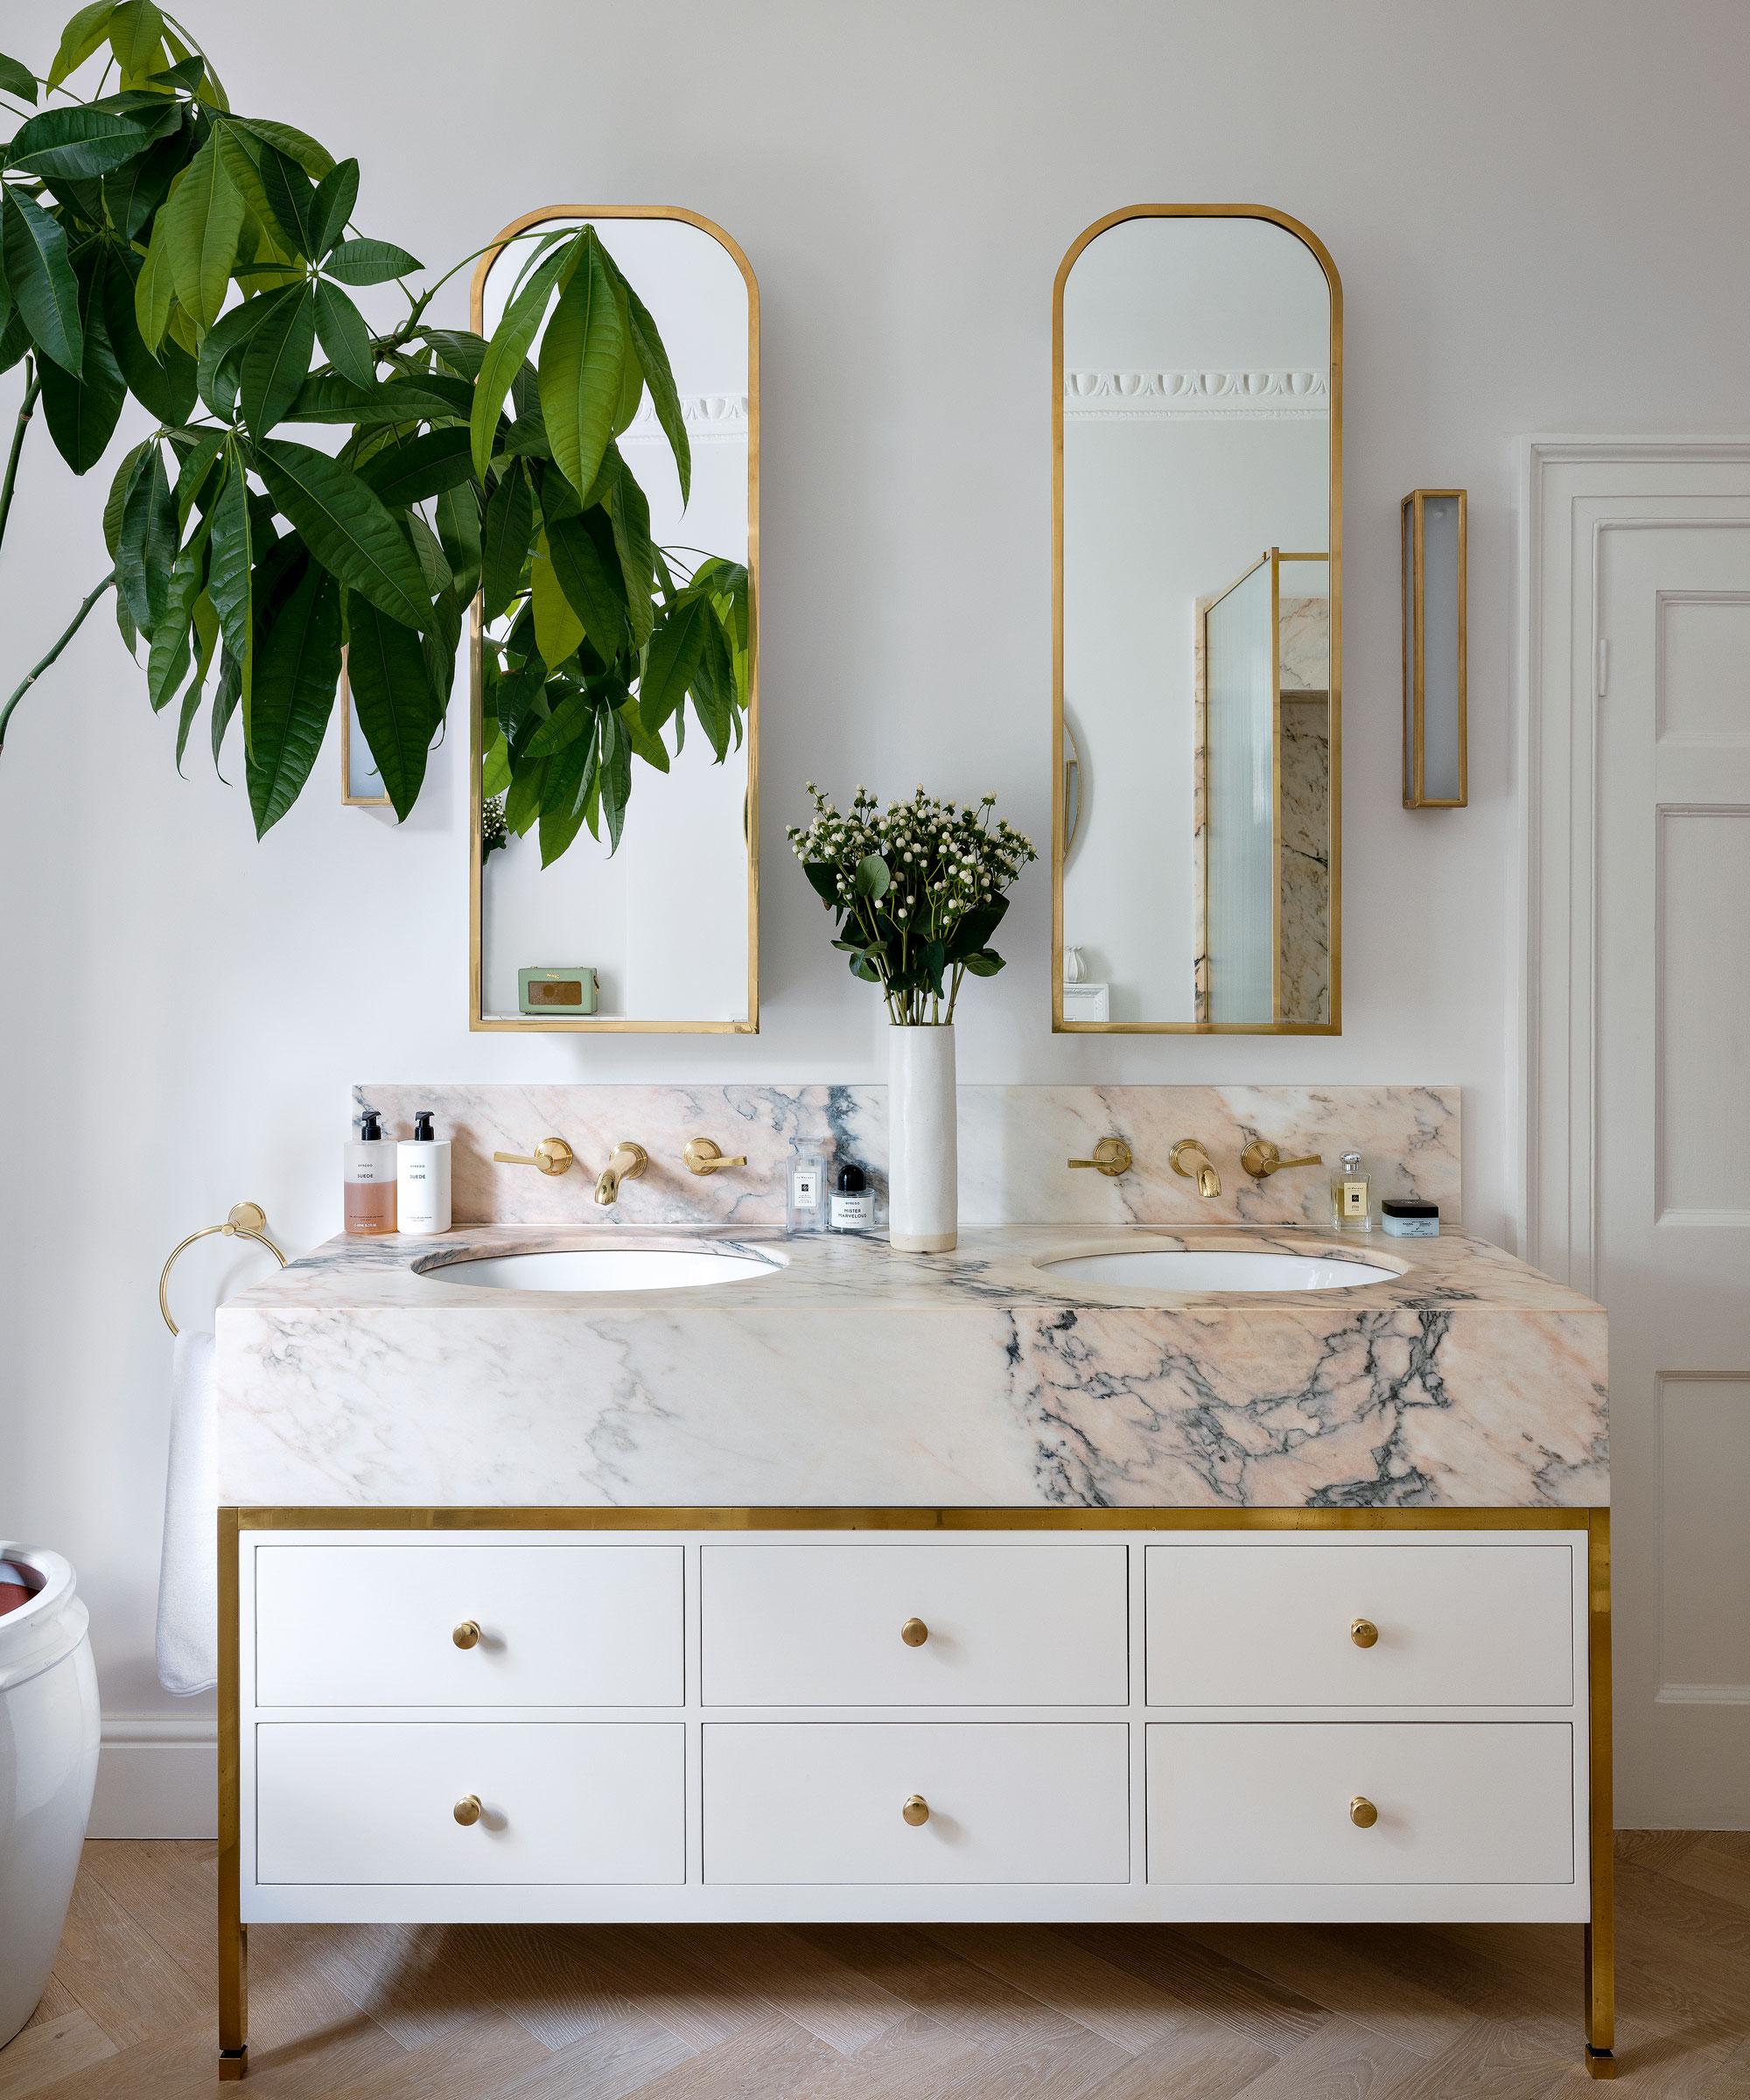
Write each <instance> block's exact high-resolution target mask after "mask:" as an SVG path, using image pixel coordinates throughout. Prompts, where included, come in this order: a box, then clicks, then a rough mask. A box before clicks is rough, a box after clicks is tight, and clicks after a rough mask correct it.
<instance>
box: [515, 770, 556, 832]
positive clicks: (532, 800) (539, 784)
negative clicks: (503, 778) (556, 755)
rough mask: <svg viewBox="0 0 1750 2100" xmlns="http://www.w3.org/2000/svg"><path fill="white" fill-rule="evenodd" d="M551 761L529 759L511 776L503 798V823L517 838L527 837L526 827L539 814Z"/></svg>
mask: <svg viewBox="0 0 1750 2100" xmlns="http://www.w3.org/2000/svg"><path fill="white" fill-rule="evenodd" d="M552 763H553V761H552V760H551V759H531V760H528V763H527V764H526V765H522V766H519V767H517V768H516V771H515V773H514V774H513V775H512V778H511V783H510V788H509V792H508V793H507V795H506V796H505V798H504V821H505V823H506V824H507V825H508V827H509V828H510V830H513V831H514V832H515V834H516V836H517V837H519V838H522V837H526V836H527V834H528V827H529V826H530V825H531V824H532V823H534V822H535V818H536V817H538V816H540V814H541V797H542V791H543V790H544V788H545V787H546V784H547V769H548V767H549V766H550V765H551V764H552Z"/></svg>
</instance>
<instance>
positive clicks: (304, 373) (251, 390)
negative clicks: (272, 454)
mask: <svg viewBox="0 0 1750 2100" xmlns="http://www.w3.org/2000/svg"><path fill="white" fill-rule="evenodd" d="M271 296H272V295H271V294H270V295H269V297H271ZM262 303H263V302H262V301H259V300H256V301H251V304H262ZM315 347H316V295H315V292H314V290H312V288H311V286H310V285H309V284H307V283H306V284H302V285H289V286H287V287H286V288H285V289H284V290H283V291H282V292H280V294H279V295H278V298H277V303H276V304H275V306H274V308H273V311H271V312H270V313H269V315H268V316H267V318H266V319H265V320H263V321H262V323H261V324H260V325H259V326H258V327H256V328H255V330H254V331H253V332H251V334H250V336H249V341H248V348H247V349H246V350H245V351H244V352H243V357H242V403H243V419H244V421H245V422H246V423H248V426H249V432H250V435H251V436H252V437H256V438H262V437H266V435H267V433H268V432H269V430H272V428H273V427H274V425H275V423H277V422H278V421H279V420H280V418H281V417H282V416H283V415H284V414H285V412H286V410H287V409H289V408H290V406H291V404H292V402H294V401H296V400H297V394H298V389H299V388H300V387H302V386H303V384H304V381H305V380H306V379H307V378H308V377H309V375H310V356H311V351H312V350H314V348H315Z"/></svg>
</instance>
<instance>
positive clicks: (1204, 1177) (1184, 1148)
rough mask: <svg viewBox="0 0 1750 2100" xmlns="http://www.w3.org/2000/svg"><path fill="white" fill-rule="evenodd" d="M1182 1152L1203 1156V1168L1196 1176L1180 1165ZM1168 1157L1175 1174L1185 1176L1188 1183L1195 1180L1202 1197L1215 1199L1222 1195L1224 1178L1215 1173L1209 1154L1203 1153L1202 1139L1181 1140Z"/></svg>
mask: <svg viewBox="0 0 1750 2100" xmlns="http://www.w3.org/2000/svg"><path fill="white" fill-rule="evenodd" d="M1181 1152H1197V1153H1200V1154H1201V1156H1202V1160H1203V1164H1202V1166H1200V1167H1199V1168H1197V1170H1196V1173H1195V1175H1194V1174H1193V1172H1192V1170H1191V1168H1190V1167H1188V1166H1180V1164H1179V1155H1180V1153H1181ZM1167 1157H1168V1158H1169V1159H1171V1160H1172V1162H1173V1173H1175V1174H1183V1175H1184V1176H1185V1179H1186V1180H1187V1181H1189V1180H1193V1179H1194V1180H1196V1183H1197V1193H1198V1194H1199V1195H1200V1196H1206V1197H1215V1196H1219V1195H1220V1194H1221V1193H1222V1177H1221V1176H1220V1174H1218V1173H1216V1172H1215V1164H1214V1162H1213V1161H1212V1160H1211V1159H1210V1158H1209V1155H1208V1152H1204V1151H1203V1146H1202V1143H1201V1140H1200V1139H1198V1138H1180V1141H1179V1143H1178V1144H1177V1145H1174V1146H1173V1150H1172V1152H1169V1153H1168V1155H1167Z"/></svg>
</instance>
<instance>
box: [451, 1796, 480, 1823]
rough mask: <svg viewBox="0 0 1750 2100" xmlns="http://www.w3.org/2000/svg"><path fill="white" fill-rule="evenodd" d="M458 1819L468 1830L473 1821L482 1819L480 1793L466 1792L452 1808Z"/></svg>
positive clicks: (452, 1812) (452, 1813) (476, 1821)
mask: <svg viewBox="0 0 1750 2100" xmlns="http://www.w3.org/2000/svg"><path fill="white" fill-rule="evenodd" d="M451 1815H452V1816H454V1817H455V1818H456V1821H457V1822H458V1823H459V1824H461V1826H462V1828H463V1829H464V1830H465V1829H466V1828H467V1827H468V1825H469V1824H471V1823H478V1822H479V1819H480V1797H479V1795H478V1794H465V1795H463V1796H462V1798H461V1799H460V1800H459V1801H458V1803H456V1805H455V1807H454V1808H453V1809H452V1810H451Z"/></svg>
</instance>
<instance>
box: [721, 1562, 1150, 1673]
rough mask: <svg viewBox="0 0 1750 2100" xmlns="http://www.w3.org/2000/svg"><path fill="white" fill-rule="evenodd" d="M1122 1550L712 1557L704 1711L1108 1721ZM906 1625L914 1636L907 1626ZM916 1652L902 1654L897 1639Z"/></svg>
mask: <svg viewBox="0 0 1750 2100" xmlns="http://www.w3.org/2000/svg"><path fill="white" fill-rule="evenodd" d="M1125 1552H1126V1549H1125V1548H1124V1547H1123V1546H1121V1545H1091V1546H1082V1545H1077V1546H1061V1547H1060V1546H1046V1545H1039V1546H1034V1545H952V1546H939V1545H892V1546H890V1545H886V1544H845V1545H807V1544H799V1545H772V1546H765V1545H760V1546H754V1545H747V1546H743V1545H710V1546H705V1547H704V1548H702V1549H701V1551H700V1554H699V1566H700V1635H701V1647H702V1655H703V1667H704V1676H703V1682H704V1700H705V1703H706V1704H707V1705H717V1706H998V1705H1005V1706H1117V1705H1124V1702H1125V1701H1126V1699H1127V1698H1129V1696H1130V1694H1129V1656H1128V1653H1127V1649H1128V1641H1129V1600H1128V1597H1127V1594H1126V1576H1125V1568H1126V1565H1127V1564H1126V1560H1125ZM914 1621H915V1622H916V1623H915V1625H913V1624H912V1622H914ZM908 1625H910V1626H911V1630H912V1633H913V1635H914V1640H915V1636H916V1635H917V1632H918V1629H919V1628H922V1629H923V1634H924V1637H923V1638H922V1639H921V1641H916V1643H915V1645H913V1644H912V1643H911V1642H907V1639H906V1638H905V1637H904V1635H902V1633H901V1630H900V1629H901V1628H905V1627H907V1626H908Z"/></svg>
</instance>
